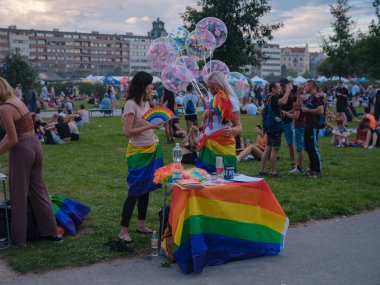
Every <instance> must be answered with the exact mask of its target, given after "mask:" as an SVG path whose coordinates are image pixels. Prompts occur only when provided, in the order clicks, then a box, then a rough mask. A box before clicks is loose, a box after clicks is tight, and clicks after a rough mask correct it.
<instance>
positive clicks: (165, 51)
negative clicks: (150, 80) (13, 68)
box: [147, 38, 178, 72]
mask: <svg viewBox="0 0 380 285" xmlns="http://www.w3.org/2000/svg"><path fill="white" fill-rule="evenodd" d="M175 46H176V44H175V42H174V41H173V40H172V39H168V38H158V39H156V40H154V41H153V42H152V44H151V45H150V48H149V50H148V53H147V57H148V62H149V65H150V66H151V68H152V69H153V70H155V71H159V72H161V71H163V70H164V69H165V67H166V66H168V65H169V64H171V63H174V62H175V60H176V58H177V56H178V51H177V50H176V48H175Z"/></svg>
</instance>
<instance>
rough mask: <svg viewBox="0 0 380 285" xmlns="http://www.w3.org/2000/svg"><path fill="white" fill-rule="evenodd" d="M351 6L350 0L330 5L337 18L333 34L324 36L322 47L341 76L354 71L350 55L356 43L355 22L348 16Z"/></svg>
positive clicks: (332, 24) (334, 70)
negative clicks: (353, 29) (353, 30)
mask: <svg viewBox="0 0 380 285" xmlns="http://www.w3.org/2000/svg"><path fill="white" fill-rule="evenodd" d="M350 8H351V7H350V6H349V5H348V0H338V1H337V4H336V6H332V5H330V13H331V14H332V16H333V17H334V18H335V22H333V23H331V26H332V28H333V34H331V35H329V36H328V37H327V38H326V37H322V48H323V51H324V52H325V53H326V55H327V56H328V58H327V60H326V61H328V63H329V64H331V66H332V71H333V73H336V74H338V75H339V77H341V76H346V75H349V74H352V71H353V67H352V63H351V62H350V55H351V52H352V48H353V44H354V35H353V33H352V26H353V24H354V22H353V21H352V20H351V17H350V16H348V12H349V10H350Z"/></svg>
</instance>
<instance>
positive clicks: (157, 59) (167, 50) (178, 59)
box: [148, 17, 249, 108]
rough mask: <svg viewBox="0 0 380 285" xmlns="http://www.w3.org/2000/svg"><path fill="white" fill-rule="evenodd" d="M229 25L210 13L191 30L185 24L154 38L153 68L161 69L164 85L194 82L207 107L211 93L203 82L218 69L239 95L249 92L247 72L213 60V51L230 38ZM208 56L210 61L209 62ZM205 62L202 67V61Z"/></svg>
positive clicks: (151, 50) (182, 86) (182, 87)
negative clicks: (207, 100)
mask: <svg viewBox="0 0 380 285" xmlns="http://www.w3.org/2000/svg"><path fill="white" fill-rule="evenodd" d="M227 34H228V32H227V27H226V25H225V24H224V23H223V21H221V20H220V19H217V18H214V17H207V18H204V19H202V20H201V21H199V22H198V24H197V25H196V28H195V30H194V31H192V32H189V31H188V30H187V29H186V28H184V27H177V28H176V29H174V30H173V31H172V32H171V33H170V34H169V35H168V36H167V37H162V38H158V39H156V40H154V41H153V42H152V44H151V46H150V48H149V50H148V60H149V64H150V66H151V68H152V69H153V70H155V71H158V72H160V73H161V80H162V84H163V85H164V87H165V88H166V89H168V90H171V91H173V92H181V91H184V90H185V89H186V87H187V86H188V85H189V84H190V83H191V84H192V85H193V87H194V88H195V90H196V91H197V94H198V96H199V97H200V99H201V101H202V103H203V105H204V107H205V108H207V107H208V103H207V102H206V98H207V97H209V94H208V93H207V91H206V90H205V88H204V86H203V85H202V84H200V83H199V81H200V80H201V79H203V81H204V82H207V78H208V76H209V75H210V74H211V73H212V72H214V71H221V72H223V73H224V74H225V75H226V77H227V78H228V80H229V82H230V84H231V87H232V88H233V90H234V91H235V93H236V95H237V96H238V98H243V97H244V96H247V95H248V94H249V83H248V80H247V79H246V78H245V76H244V75H242V74H240V73H238V72H230V70H229V68H228V66H227V65H226V64H225V63H224V62H222V61H220V60H213V59H212V55H213V52H214V50H215V49H216V48H218V47H220V46H221V45H222V44H223V43H224V42H225V41H226V39H227ZM207 59H209V61H208V62H207ZM200 61H203V62H204V63H205V65H204V67H203V69H202V71H200V69H199V65H198V62H200Z"/></svg>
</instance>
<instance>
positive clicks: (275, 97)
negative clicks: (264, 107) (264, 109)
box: [267, 95, 282, 118]
mask: <svg viewBox="0 0 380 285" xmlns="http://www.w3.org/2000/svg"><path fill="white" fill-rule="evenodd" d="M267 100H270V105H271V107H272V110H273V113H274V114H275V115H276V116H278V117H280V118H282V113H281V108H280V106H279V105H278V100H280V96H278V95H269V96H268V97H267Z"/></svg>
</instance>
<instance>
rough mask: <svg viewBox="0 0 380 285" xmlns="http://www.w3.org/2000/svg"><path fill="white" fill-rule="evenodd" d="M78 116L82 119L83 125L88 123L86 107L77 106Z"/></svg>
mask: <svg viewBox="0 0 380 285" xmlns="http://www.w3.org/2000/svg"><path fill="white" fill-rule="evenodd" d="M78 114H79V116H80V117H81V118H82V122H83V124H87V123H88V122H89V121H90V120H89V116H88V111H87V110H86V107H85V106H84V105H83V104H81V105H80V106H79V111H78Z"/></svg>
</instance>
